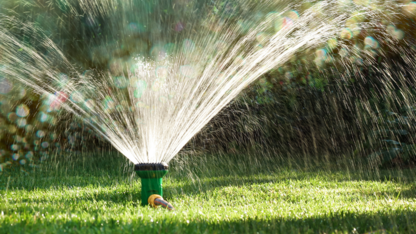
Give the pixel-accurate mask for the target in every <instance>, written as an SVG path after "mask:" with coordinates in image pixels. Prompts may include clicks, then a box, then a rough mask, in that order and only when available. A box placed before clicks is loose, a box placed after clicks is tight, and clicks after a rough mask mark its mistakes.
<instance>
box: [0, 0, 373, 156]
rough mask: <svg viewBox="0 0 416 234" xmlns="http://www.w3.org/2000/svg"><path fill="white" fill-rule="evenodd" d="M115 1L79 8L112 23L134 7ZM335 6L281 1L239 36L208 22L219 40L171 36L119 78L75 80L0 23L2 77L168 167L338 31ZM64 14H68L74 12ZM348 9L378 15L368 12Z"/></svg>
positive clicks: (228, 25) (53, 57)
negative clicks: (276, 72) (167, 47)
mask: <svg viewBox="0 0 416 234" xmlns="http://www.w3.org/2000/svg"><path fill="white" fill-rule="evenodd" d="M116 2H117V1H101V3H100V4H98V2H95V1H86V2H83V1H81V2H80V3H81V6H82V8H83V10H84V11H85V12H90V14H91V19H92V21H93V19H94V17H98V16H101V17H109V18H111V20H112V25H116V22H118V21H121V20H122V19H125V17H126V16H124V15H119V14H121V13H120V11H119V10H120V8H122V9H124V10H127V9H128V8H129V6H130V5H129V4H128V3H129V2H125V3H123V4H121V5H117V6H119V8H118V10H116V9H117V7H115V4H116ZM339 4H340V2H338V1H322V2H320V3H319V4H316V5H315V6H313V7H311V8H309V9H307V10H305V11H303V12H301V13H300V14H297V12H295V13H293V14H295V15H294V16H292V17H288V12H290V9H291V8H290V7H289V6H288V5H287V4H286V3H282V5H281V7H280V8H279V9H278V10H279V11H278V12H272V13H270V14H268V15H267V16H264V17H263V18H262V19H261V20H257V21H256V22H257V23H255V24H254V25H253V23H251V24H250V22H253V21H254V20H252V19H251V18H248V19H241V20H240V21H239V22H240V23H241V22H243V23H244V22H246V23H247V25H251V26H250V27H249V30H248V33H246V34H244V35H243V36H241V35H240V34H239V30H241V29H240V28H239V27H237V25H236V24H235V23H234V22H229V21H227V20H224V19H223V17H220V18H215V19H212V20H211V21H212V22H214V24H215V25H217V27H218V28H217V30H216V32H215V33H208V32H205V31H203V30H202V31H199V32H198V31H196V30H194V31H192V33H189V34H188V35H187V36H186V37H183V38H176V40H177V41H175V42H176V43H174V44H173V46H172V48H171V52H169V53H167V52H166V51H159V52H157V53H156V55H155V56H153V57H144V56H140V55H137V56H132V57H131V59H130V62H129V64H128V66H127V67H128V69H127V70H123V69H121V70H123V71H122V72H120V74H119V75H118V76H114V75H113V74H111V73H110V72H109V71H107V70H105V69H92V70H90V71H87V72H84V73H82V72H80V71H79V68H77V66H76V65H75V64H72V63H71V62H70V59H68V58H67V57H66V55H65V54H63V52H61V50H60V49H59V48H58V46H57V45H56V44H55V43H54V42H52V40H50V39H49V38H48V37H45V36H43V32H42V31H41V30H39V29H37V28H35V27H33V26H32V25H30V24H23V23H18V22H14V20H13V19H12V18H7V17H4V18H3V19H2V21H1V25H0V51H1V54H2V57H1V63H2V64H4V65H5V66H4V67H3V70H2V72H3V74H5V75H6V76H7V77H9V78H10V79H15V80H18V81H20V82H21V83H24V84H25V85H28V86H31V87H32V88H34V89H35V90H37V91H38V92H40V93H43V94H46V95H48V96H49V97H50V108H51V110H54V109H60V108H63V109H65V110H67V111H69V112H71V113H73V114H74V115H76V116H77V117H79V118H81V119H82V120H84V121H85V122H86V123H89V124H90V125H91V127H92V128H93V129H95V131H97V132H98V133H99V134H100V135H102V136H103V137H104V138H105V139H107V140H108V141H109V142H110V143H111V144H112V145H113V146H114V147H115V148H116V149H117V150H118V151H120V152H121V153H122V154H123V155H124V156H126V157H127V158H128V159H129V160H130V161H131V162H133V163H135V164H136V163H147V162H169V161H170V160H171V159H172V158H173V157H175V155H176V154H177V153H178V152H179V151H180V150H181V149H182V148H183V146H184V145H185V144H186V143H187V142H188V141H189V140H190V139H191V138H192V137H194V136H195V135H196V134H197V133H198V132H199V131H200V130H201V129H202V128H203V127H204V126H205V125H206V124H207V123H208V122H209V121H210V120H211V119H212V118H213V117H214V116H215V115H216V114H218V113H219V112H220V111H221V110H222V109H223V108H224V107H225V106H226V105H227V104H229V103H230V102H231V101H232V100H233V99H234V98H235V97H236V96H237V95H238V94H239V93H240V92H241V91H242V90H243V89H244V88H246V87H247V86H248V85H249V84H250V83H252V82H254V81H255V80H256V79H257V78H258V77H260V76H261V75H262V74H264V73H266V72H268V71H269V70H271V69H273V68H275V67H279V66H282V65H283V64H285V63H286V62H287V61H289V60H290V59H291V58H292V57H293V56H294V54H295V53H297V52H299V51H301V50H305V49H308V48H317V47H319V46H320V45H322V44H324V43H326V42H327V41H328V40H329V39H330V38H334V37H336V36H337V35H339V34H340V33H342V32H341V31H342V30H343V25H344V24H345V21H346V20H347V19H348V16H349V15H348V14H346V13H345V9H343V10H342V11H341V10H339ZM68 6H70V4H68ZM69 8H70V13H68V14H73V13H74V12H76V10H75V9H74V8H71V7H69ZM353 10H355V11H358V10H360V12H361V13H360V14H365V15H370V16H375V15H376V14H375V13H374V11H373V10H371V9H370V8H367V7H366V6H356V8H355V9H351V10H350V11H353ZM121 12H123V10H121ZM114 15H117V16H118V17H115V16H114ZM192 17H194V18H195V19H196V18H197V17H198V15H194V16H191V18H192ZM212 22H211V23H212ZM109 24H110V23H109ZM10 25H14V26H15V27H20V28H22V30H26V31H27V32H30V34H31V35H32V36H31V37H32V38H33V40H36V41H37V43H38V44H39V45H42V47H43V48H44V50H45V51H47V52H46V53H45V52H44V53H40V52H39V51H37V50H35V49H34V48H32V47H30V46H28V45H27V44H25V43H24V42H23V41H22V40H21V39H19V38H18V37H16V36H15V35H14V34H13V33H12V32H11V31H10V30H8V28H10ZM276 25H278V26H276ZM198 27H200V25H195V26H193V28H194V29H198ZM360 27H366V25H365V24H364V23H362V24H361V25H360ZM367 27H371V22H370V23H368V24H367ZM271 28H272V29H271ZM114 30H115V29H114ZM34 35H36V36H34ZM112 36H115V34H112ZM120 37H123V35H121V36H120ZM184 38H186V39H184ZM312 59H314V58H311V60H312ZM110 69H111V67H110ZM113 69H117V68H113Z"/></svg>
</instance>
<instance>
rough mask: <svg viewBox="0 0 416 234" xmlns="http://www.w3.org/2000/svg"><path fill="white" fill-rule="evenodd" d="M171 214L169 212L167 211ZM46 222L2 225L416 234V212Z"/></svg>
mask: <svg viewBox="0 0 416 234" xmlns="http://www.w3.org/2000/svg"><path fill="white" fill-rule="evenodd" d="M166 212H169V211H166ZM94 218H95V220H82V219H79V218H72V220H70V221H67V220H55V221H46V220H42V219H41V218H40V217H38V219H33V218H30V219H27V220H24V221H18V222H14V223H13V225H11V223H9V222H8V221H5V222H3V223H2V225H1V226H0V232H1V233H250V234H251V233H336V232H338V233H385V231H387V232H389V233H416V223H415V222H414V220H416V212H415V211H396V212H394V213H389V214H384V213H372V214H371V213H364V214H357V213H353V212H342V213H331V214H330V215H327V216H313V217H305V218H296V217H286V218H281V217H278V215H277V216H276V217H269V218H262V217H256V218H250V219H246V218H244V217H243V218H241V219H239V220H227V219H226V218H225V217H220V218H219V220H203V219H199V218H197V220H189V223H188V222H187V220H186V218H184V217H181V216H180V215H179V216H174V215H173V214H172V215H167V217H166V216H165V218H164V219H163V220H153V222H151V221H149V220H147V219H145V220H144V221H143V219H142V217H140V216H136V217H131V219H130V220H120V221H119V220H115V219H107V220H103V219H102V218H101V217H99V216H96V217H94Z"/></svg>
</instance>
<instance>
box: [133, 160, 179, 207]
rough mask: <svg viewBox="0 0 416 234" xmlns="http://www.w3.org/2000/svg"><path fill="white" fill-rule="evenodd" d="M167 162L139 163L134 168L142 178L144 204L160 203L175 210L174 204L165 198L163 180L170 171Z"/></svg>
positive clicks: (155, 204) (154, 205)
mask: <svg viewBox="0 0 416 234" xmlns="http://www.w3.org/2000/svg"><path fill="white" fill-rule="evenodd" d="M168 169H169V166H168V164H166V163H139V164H136V165H134V170H135V171H136V173H137V175H138V176H139V177H140V178H141V179H142V205H143V206H145V205H149V204H150V205H151V206H152V207H155V208H156V207H157V206H159V205H161V206H163V207H165V208H166V209H168V210H173V209H174V208H173V206H172V205H171V204H169V202H167V201H165V200H164V199H163V197H162V196H163V188H162V181H163V179H162V178H163V176H165V175H166V174H167V173H168V172H169V170H168Z"/></svg>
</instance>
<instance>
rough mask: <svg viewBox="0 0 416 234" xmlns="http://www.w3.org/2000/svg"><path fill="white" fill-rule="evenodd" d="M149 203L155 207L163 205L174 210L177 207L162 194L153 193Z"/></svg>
mask: <svg viewBox="0 0 416 234" xmlns="http://www.w3.org/2000/svg"><path fill="white" fill-rule="evenodd" d="M147 202H148V203H149V205H151V206H152V207H154V208H157V207H158V206H162V207H164V208H166V209H168V210H174V209H175V208H174V207H173V206H172V205H171V204H170V203H169V202H167V201H165V200H164V199H163V197H162V196H160V195H157V194H152V195H151V196H150V197H149V199H148V200H147Z"/></svg>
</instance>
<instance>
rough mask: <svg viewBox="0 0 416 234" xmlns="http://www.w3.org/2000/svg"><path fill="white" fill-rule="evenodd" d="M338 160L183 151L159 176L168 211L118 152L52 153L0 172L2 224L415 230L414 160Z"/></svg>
mask: <svg viewBox="0 0 416 234" xmlns="http://www.w3.org/2000/svg"><path fill="white" fill-rule="evenodd" d="M340 161H341V162H329V161H313V160H309V159H308V161H305V159H302V158H297V159H295V158H291V159H283V158H276V159H274V157H273V155H257V156H252V155H234V156H233V155H192V156H190V155H182V156H180V157H177V158H176V159H175V160H174V161H173V162H171V163H170V167H171V169H170V172H169V174H168V175H167V176H166V177H165V178H164V193H165V199H166V200H168V201H169V202H171V203H172V204H173V206H175V208H176V210H175V211H168V210H164V209H161V208H159V209H153V208H150V207H142V206H140V200H139V199H140V179H139V178H137V176H135V174H134V172H133V166H132V165H129V164H128V162H126V160H125V159H124V158H123V157H122V156H120V155H118V154H111V155H106V154H85V155H78V156H76V157H75V156H74V155H72V156H71V155H65V156H57V157H51V159H49V161H47V162H45V163H44V164H43V165H42V166H40V167H39V168H29V167H28V168H27V169H26V171H27V172H22V171H15V172H10V171H9V172H3V174H0V233H415V232H416V177H415V170H414V169H406V170H385V171H382V170H367V169H365V167H364V166H362V165H361V167H360V164H357V165H358V166H357V165H355V166H352V164H351V163H350V162H349V161H348V160H346V159H345V160H344V159H343V160H340ZM348 165H349V166H348Z"/></svg>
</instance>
